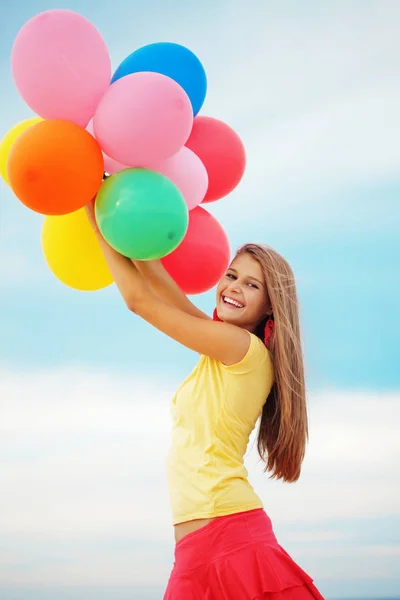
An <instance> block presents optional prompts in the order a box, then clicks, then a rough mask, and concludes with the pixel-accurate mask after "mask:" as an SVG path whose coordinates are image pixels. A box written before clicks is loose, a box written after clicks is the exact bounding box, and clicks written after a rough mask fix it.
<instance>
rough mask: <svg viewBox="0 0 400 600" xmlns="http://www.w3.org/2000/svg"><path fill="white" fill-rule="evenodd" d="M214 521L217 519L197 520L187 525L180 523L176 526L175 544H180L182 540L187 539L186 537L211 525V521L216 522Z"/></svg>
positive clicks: (188, 522)
mask: <svg viewBox="0 0 400 600" xmlns="http://www.w3.org/2000/svg"><path fill="white" fill-rule="evenodd" d="M214 519H215V517H214V518H213V519H195V520H194V521H187V522H186V523H179V524H178V525H175V526H174V530H175V542H176V543H178V542H179V541H180V540H181V539H182V538H184V537H185V535H188V534H189V533H193V532H194V531H197V530H198V529H201V528H202V527H205V526H206V525H208V524H209V523H211V521H214Z"/></svg>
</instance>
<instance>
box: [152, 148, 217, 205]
mask: <svg viewBox="0 0 400 600" xmlns="http://www.w3.org/2000/svg"><path fill="white" fill-rule="evenodd" d="M146 168H148V169H152V170H153V171H157V172H158V173H161V174H162V175H165V177H168V179H170V180H171V181H172V182H173V183H174V184H175V185H176V186H177V188H179V189H180V191H181V192H182V195H183V197H184V198H185V201H186V204H187V207H188V210H192V209H193V208H195V207H196V206H198V205H199V204H200V202H201V201H202V200H203V198H204V196H205V195H206V192H207V187H208V175H207V169H206V168H205V166H204V165H203V163H202V162H201V160H200V158H199V157H198V156H197V154H195V153H194V152H192V151H191V150H189V148H185V146H184V147H183V148H181V149H180V150H179V152H177V153H176V154H174V156H171V157H170V158H166V159H165V160H164V161H163V162H161V163H158V164H149V165H147V166H146Z"/></svg>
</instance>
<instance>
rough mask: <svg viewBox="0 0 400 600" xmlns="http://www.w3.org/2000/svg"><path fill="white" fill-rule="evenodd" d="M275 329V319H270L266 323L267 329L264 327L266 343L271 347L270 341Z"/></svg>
mask: <svg viewBox="0 0 400 600" xmlns="http://www.w3.org/2000/svg"><path fill="white" fill-rule="evenodd" d="M273 329H274V320H273V319H268V321H267V322H266V324H265V329H264V344H265V345H266V347H267V348H269V343H270V340H271V336H272V332H273Z"/></svg>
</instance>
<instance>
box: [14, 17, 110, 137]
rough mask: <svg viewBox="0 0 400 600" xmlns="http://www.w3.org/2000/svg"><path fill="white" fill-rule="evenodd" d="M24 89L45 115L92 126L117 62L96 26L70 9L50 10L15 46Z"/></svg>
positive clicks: (27, 25) (34, 20)
mask: <svg viewBox="0 0 400 600" xmlns="http://www.w3.org/2000/svg"><path fill="white" fill-rule="evenodd" d="M11 69H12V74H13V77H14V81H15V84H16V86H17V88H18V91H19V93H20V94H21V96H22V98H23V99H24V100H25V102H26V103H27V104H28V105H29V106H30V107H31V109H32V110H33V111H34V112H35V113H36V114H38V115H40V116H41V117H43V118H44V119H64V120H66V121H72V122H73V123H76V124H77V125H80V126H81V127H86V126H87V124H88V122H89V121H90V119H91V118H92V116H93V115H94V113H95V110H96V107H97V105H98V103H99V101H100V98H101V97H102V96H103V94H104V92H105V91H106V90H107V88H108V87H109V85H110V79H111V61H110V56H109V54H108V50H107V46H106V44H105V42H104V40H103V38H102V37H101V35H100V33H99V32H98V31H97V29H96V28H95V26H94V25H93V24H92V23H91V22H90V21H88V20H87V19H85V17H82V16H81V15H79V14H77V13H75V12H72V11H70V10H59V9H55V10H48V11H46V12H43V13H40V14H39V15H36V17H33V18H32V19H30V20H29V21H28V22H27V23H25V25H24V26H23V27H22V29H21V30H20V31H19V33H18V35H17V37H16V39H15V41H14V45H13V48H12V53H11Z"/></svg>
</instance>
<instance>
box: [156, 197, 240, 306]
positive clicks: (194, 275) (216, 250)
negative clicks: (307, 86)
mask: <svg viewBox="0 0 400 600" xmlns="http://www.w3.org/2000/svg"><path fill="white" fill-rule="evenodd" d="M230 254H231V251H230V246H229V241H228V237H227V235H226V233H225V231H224V229H223V227H222V225H221V224H220V223H219V222H218V221H217V219H216V218H215V217H213V216H212V215H211V214H210V213H209V212H207V211H206V210H205V209H204V208H202V207H201V206H197V207H196V208H194V209H193V210H191V211H190V213H189V228H188V231H187V233H186V236H185V238H184V240H183V242H182V243H181V244H180V246H178V248H177V249H176V250H174V251H173V252H172V253H171V254H169V255H168V256H166V257H165V258H163V259H162V263H163V265H164V267H165V268H166V270H167V271H168V273H169V274H170V275H171V277H172V278H173V279H174V280H175V281H176V283H177V284H178V285H179V286H180V288H181V289H182V290H183V292H185V294H201V293H203V292H207V291H208V290H210V289H211V288H213V287H214V286H215V285H217V283H218V282H219V280H220V279H221V277H222V275H223V274H224V272H225V271H226V269H227V267H228V265H229V262H230Z"/></svg>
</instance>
